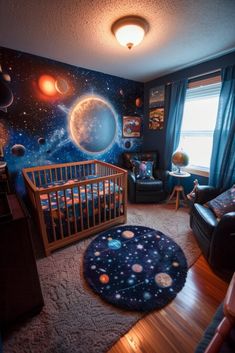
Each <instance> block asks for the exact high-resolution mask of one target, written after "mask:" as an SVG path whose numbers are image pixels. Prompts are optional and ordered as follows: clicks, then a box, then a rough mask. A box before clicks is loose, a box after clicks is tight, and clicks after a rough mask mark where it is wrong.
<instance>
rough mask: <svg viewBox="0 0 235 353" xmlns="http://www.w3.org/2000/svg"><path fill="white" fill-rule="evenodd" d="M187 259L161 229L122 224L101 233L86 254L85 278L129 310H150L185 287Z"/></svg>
mask: <svg viewBox="0 0 235 353" xmlns="http://www.w3.org/2000/svg"><path fill="white" fill-rule="evenodd" d="M186 276H187V261H186V258H185V256H184V253H183V251H182V249H181V248H180V247H179V246H178V245H177V244H176V243H175V242H174V241H172V240H171V239H170V238H168V237H167V236H166V235H164V234H163V233H161V232H160V231H157V230H154V229H151V228H147V227H141V226H131V225H127V226H121V227H117V228H112V229H110V230H108V231H105V232H102V233H100V234H99V235H98V236H97V237H96V238H95V239H94V240H93V241H92V242H91V243H90V245H89V246H88V248H87V250H86V252H85V255H84V277H85V279H86V280H87V282H88V283H89V285H90V286H91V288H92V289H93V290H94V291H95V292H96V293H98V294H99V295H100V296H101V297H102V298H103V299H104V300H106V301H108V302H109V303H111V304H114V305H117V306H119V307H121V308H124V309H128V310H138V311H150V310H153V309H160V308H162V307H163V306H164V305H166V304H167V303H169V302H170V301H171V300H172V299H173V298H174V297H175V296H176V294H177V293H178V292H179V291H180V290H181V289H182V288H183V286H184V283H185V279H186Z"/></svg>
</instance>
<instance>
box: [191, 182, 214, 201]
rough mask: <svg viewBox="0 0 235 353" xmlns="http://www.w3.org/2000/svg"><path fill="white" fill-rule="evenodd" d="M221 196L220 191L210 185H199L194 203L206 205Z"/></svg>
mask: <svg viewBox="0 0 235 353" xmlns="http://www.w3.org/2000/svg"><path fill="white" fill-rule="evenodd" d="M219 194H220V190H219V189H216V188H214V187H213V186H210V185H198V186H197V187H196V190H195V199H194V203H200V204H204V203H206V202H208V201H210V200H212V199H214V198H215V197H216V196H218V195H219Z"/></svg>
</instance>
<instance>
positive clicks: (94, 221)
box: [91, 183, 95, 226]
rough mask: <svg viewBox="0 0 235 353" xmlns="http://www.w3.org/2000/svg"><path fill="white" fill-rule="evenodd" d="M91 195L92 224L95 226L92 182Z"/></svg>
mask: <svg viewBox="0 0 235 353" xmlns="http://www.w3.org/2000/svg"><path fill="white" fill-rule="evenodd" d="M91 197H92V217H93V226H95V203H94V188H93V183H91Z"/></svg>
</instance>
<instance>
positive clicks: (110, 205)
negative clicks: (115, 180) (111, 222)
mask: <svg viewBox="0 0 235 353" xmlns="http://www.w3.org/2000/svg"><path fill="white" fill-rule="evenodd" d="M110 182H111V180H110V179H109V219H111V207H112V204H111V186H110Z"/></svg>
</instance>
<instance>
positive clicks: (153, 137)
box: [143, 51, 235, 192]
mask: <svg viewBox="0 0 235 353" xmlns="http://www.w3.org/2000/svg"><path fill="white" fill-rule="evenodd" d="M234 64H235V51H234V52H232V53H230V54H227V55H223V56H221V57H219V58H216V59H213V60H210V61H206V62H203V63H201V64H198V65H194V66H191V67H188V68H186V69H183V70H180V71H176V72H174V73H172V74H169V75H166V76H162V77H159V78H156V79H155V80H152V81H149V82H147V83H146V84H145V87H144V96H145V98H144V127H143V131H144V141H143V149H144V150H145V151H154V150H157V151H159V155H160V165H161V167H163V165H164V163H163V158H164V151H165V145H166V143H167V141H166V139H165V136H166V128H165V126H166V122H167V114H168V101H167V99H166V101H165V122H164V128H163V130H149V129H148V111H149V91H150V89H151V88H153V87H156V86H160V85H166V97H167V88H168V87H167V84H169V83H171V82H173V81H177V80H180V79H183V78H191V77H194V76H200V75H203V74H206V73H209V72H212V71H216V70H219V69H221V68H223V67H226V66H229V65H234ZM194 179H198V180H199V183H200V184H205V183H206V184H207V183H208V178H206V177H200V176H197V175H192V176H191V177H190V178H185V179H184V181H183V183H184V186H185V189H186V191H187V192H188V191H190V190H191V189H192V186H193V180H194Z"/></svg>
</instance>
